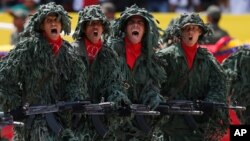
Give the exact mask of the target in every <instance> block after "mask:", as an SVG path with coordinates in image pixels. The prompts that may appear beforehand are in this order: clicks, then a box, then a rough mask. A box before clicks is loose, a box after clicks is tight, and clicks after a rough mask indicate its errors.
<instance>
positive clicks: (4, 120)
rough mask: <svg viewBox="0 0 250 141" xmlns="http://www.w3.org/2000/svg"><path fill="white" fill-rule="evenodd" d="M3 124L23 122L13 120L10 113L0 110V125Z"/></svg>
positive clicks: (19, 124)
mask: <svg viewBox="0 0 250 141" xmlns="http://www.w3.org/2000/svg"><path fill="white" fill-rule="evenodd" d="M5 125H14V126H24V123H23V122H17V121H13V117H12V116H11V115H7V114H5V113H4V112H0V127H2V126H5Z"/></svg>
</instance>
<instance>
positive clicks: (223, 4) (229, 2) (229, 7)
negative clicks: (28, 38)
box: [0, 0, 250, 14]
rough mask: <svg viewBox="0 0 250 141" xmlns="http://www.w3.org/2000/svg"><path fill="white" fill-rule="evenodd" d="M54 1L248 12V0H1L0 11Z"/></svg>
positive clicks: (72, 6)
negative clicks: (216, 8)
mask: <svg viewBox="0 0 250 141" xmlns="http://www.w3.org/2000/svg"><path fill="white" fill-rule="evenodd" d="M51 1H54V2H56V3H57V4H60V5H62V6H63V7H64V8H65V10H67V11H68V12H74V11H75V12H77V11H79V10H80V9H81V8H82V7H84V6H88V5H92V4H99V3H110V5H112V8H113V9H110V10H115V11H117V12H121V11H123V10H124V9H125V7H128V6H130V5H132V4H134V3H136V4H137V5H138V6H139V7H145V8H146V9H147V10H149V11H151V12H192V11H195V12H200V11H205V10H206V9H207V8H208V7H209V6H210V5H217V6H219V7H220V8H221V10H222V11H223V12H227V13H232V14H242V13H249V12H250V0H1V2H0V9H1V11H4V10H8V9H25V10H29V11H30V12H32V11H33V10H34V9H35V8H36V7H37V6H38V5H40V4H45V3H48V2H51Z"/></svg>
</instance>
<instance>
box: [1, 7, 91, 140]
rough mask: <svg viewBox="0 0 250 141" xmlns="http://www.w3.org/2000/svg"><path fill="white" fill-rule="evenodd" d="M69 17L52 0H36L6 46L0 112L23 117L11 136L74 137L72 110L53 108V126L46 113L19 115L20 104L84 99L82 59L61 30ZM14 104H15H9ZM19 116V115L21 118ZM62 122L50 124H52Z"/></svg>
mask: <svg viewBox="0 0 250 141" xmlns="http://www.w3.org/2000/svg"><path fill="white" fill-rule="evenodd" d="M70 25H71V22H70V17H69V15H68V13H67V12H66V11H65V10H64V9H63V7H62V6H60V5H56V4H55V3H48V4H46V5H41V6H40V8H39V9H38V10H37V12H36V13H35V14H34V15H33V16H32V17H31V19H30V22H29V23H28V25H27V28H26V29H25V30H24V32H23V33H22V37H23V39H22V41H21V42H19V43H18V44H17V46H16V47H15V48H14V49H13V50H11V51H10V52H9V54H8V55H7V57H5V58H4V59H3V61H2V63H1V68H0V70H1V71H0V83H1V85H0V99H1V104H3V109H4V111H5V112H9V111H10V114H12V115H13V116H14V120H17V119H18V118H19V119H21V120H22V121H23V122H24V123H25V126H26V127H25V128H24V129H19V130H18V129H17V131H18V134H17V135H20V136H18V138H17V139H15V140H25V141H54V140H74V135H73V133H72V131H71V130H70V129H69V128H70V127H71V118H72V117H71V113H70V111H64V112H63V113H54V114H53V115H54V116H52V117H54V118H53V119H54V120H55V121H57V122H53V125H52V128H51V127H50V126H49V121H48V120H47V119H51V118H50V117H48V118H46V117H47V115H46V114H44V115H35V116H24V117H23V114H22V108H21V107H22V106H23V105H26V103H28V104H29V105H36V106H38V105H52V104H55V103H56V102H57V101H74V100H83V99H85V98H86V97H88V95H87V92H86V91H87V87H86V85H85V82H86V79H87V72H86V67H85V65H84V64H83V63H82V62H81V61H80V59H79V58H77V57H76V55H75V54H73V53H72V52H71V51H70V48H72V47H71V45H70V44H69V43H68V42H67V41H65V40H63V39H62V38H61V36H60V33H61V31H64V33H66V34H69V33H70V31H71V29H70ZM12 109H15V110H12ZM22 118H23V119H22ZM60 124H61V126H62V127H64V129H63V128H59V129H58V130H53V127H55V125H58V126H59V127H60Z"/></svg>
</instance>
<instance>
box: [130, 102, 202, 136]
mask: <svg viewBox="0 0 250 141" xmlns="http://www.w3.org/2000/svg"><path fill="white" fill-rule="evenodd" d="M154 112H158V113H160V114H159V115H161V116H168V115H177V114H178V115H196V116H199V115H202V114H203V111H200V110H196V109H195V107H194V104H193V102H192V101H187V100H171V101H167V102H164V103H160V104H159V105H158V106H157V107H156V109H155V111H154ZM138 117H139V118H138ZM135 118H136V121H137V123H138V128H139V129H140V130H142V131H143V132H144V133H146V134H147V133H149V132H150V131H151V127H150V126H149V125H148V124H147V123H146V122H145V119H144V117H143V116H141V115H138V116H136V117H135Z"/></svg>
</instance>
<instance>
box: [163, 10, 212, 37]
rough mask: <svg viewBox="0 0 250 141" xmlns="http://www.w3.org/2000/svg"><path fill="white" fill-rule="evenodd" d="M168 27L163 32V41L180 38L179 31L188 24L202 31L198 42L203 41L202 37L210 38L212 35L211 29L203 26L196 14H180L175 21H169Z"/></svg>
mask: <svg viewBox="0 0 250 141" xmlns="http://www.w3.org/2000/svg"><path fill="white" fill-rule="evenodd" d="M171 22H172V23H170V25H169V27H168V28H167V29H166V31H165V35H163V37H164V39H165V40H167V39H172V38H174V37H176V38H179V39H180V38H181V32H182V31H181V29H182V28H183V27H184V26H186V25H189V24H194V25H198V26H200V27H201V29H202V35H201V36H200V37H199V41H202V40H203V37H204V35H207V36H210V35H212V29H211V28H209V26H208V25H206V24H204V22H203V20H202V19H201V18H200V16H199V14H197V13H184V14H181V15H180V16H179V17H177V18H176V19H173V20H172V21H171Z"/></svg>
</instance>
